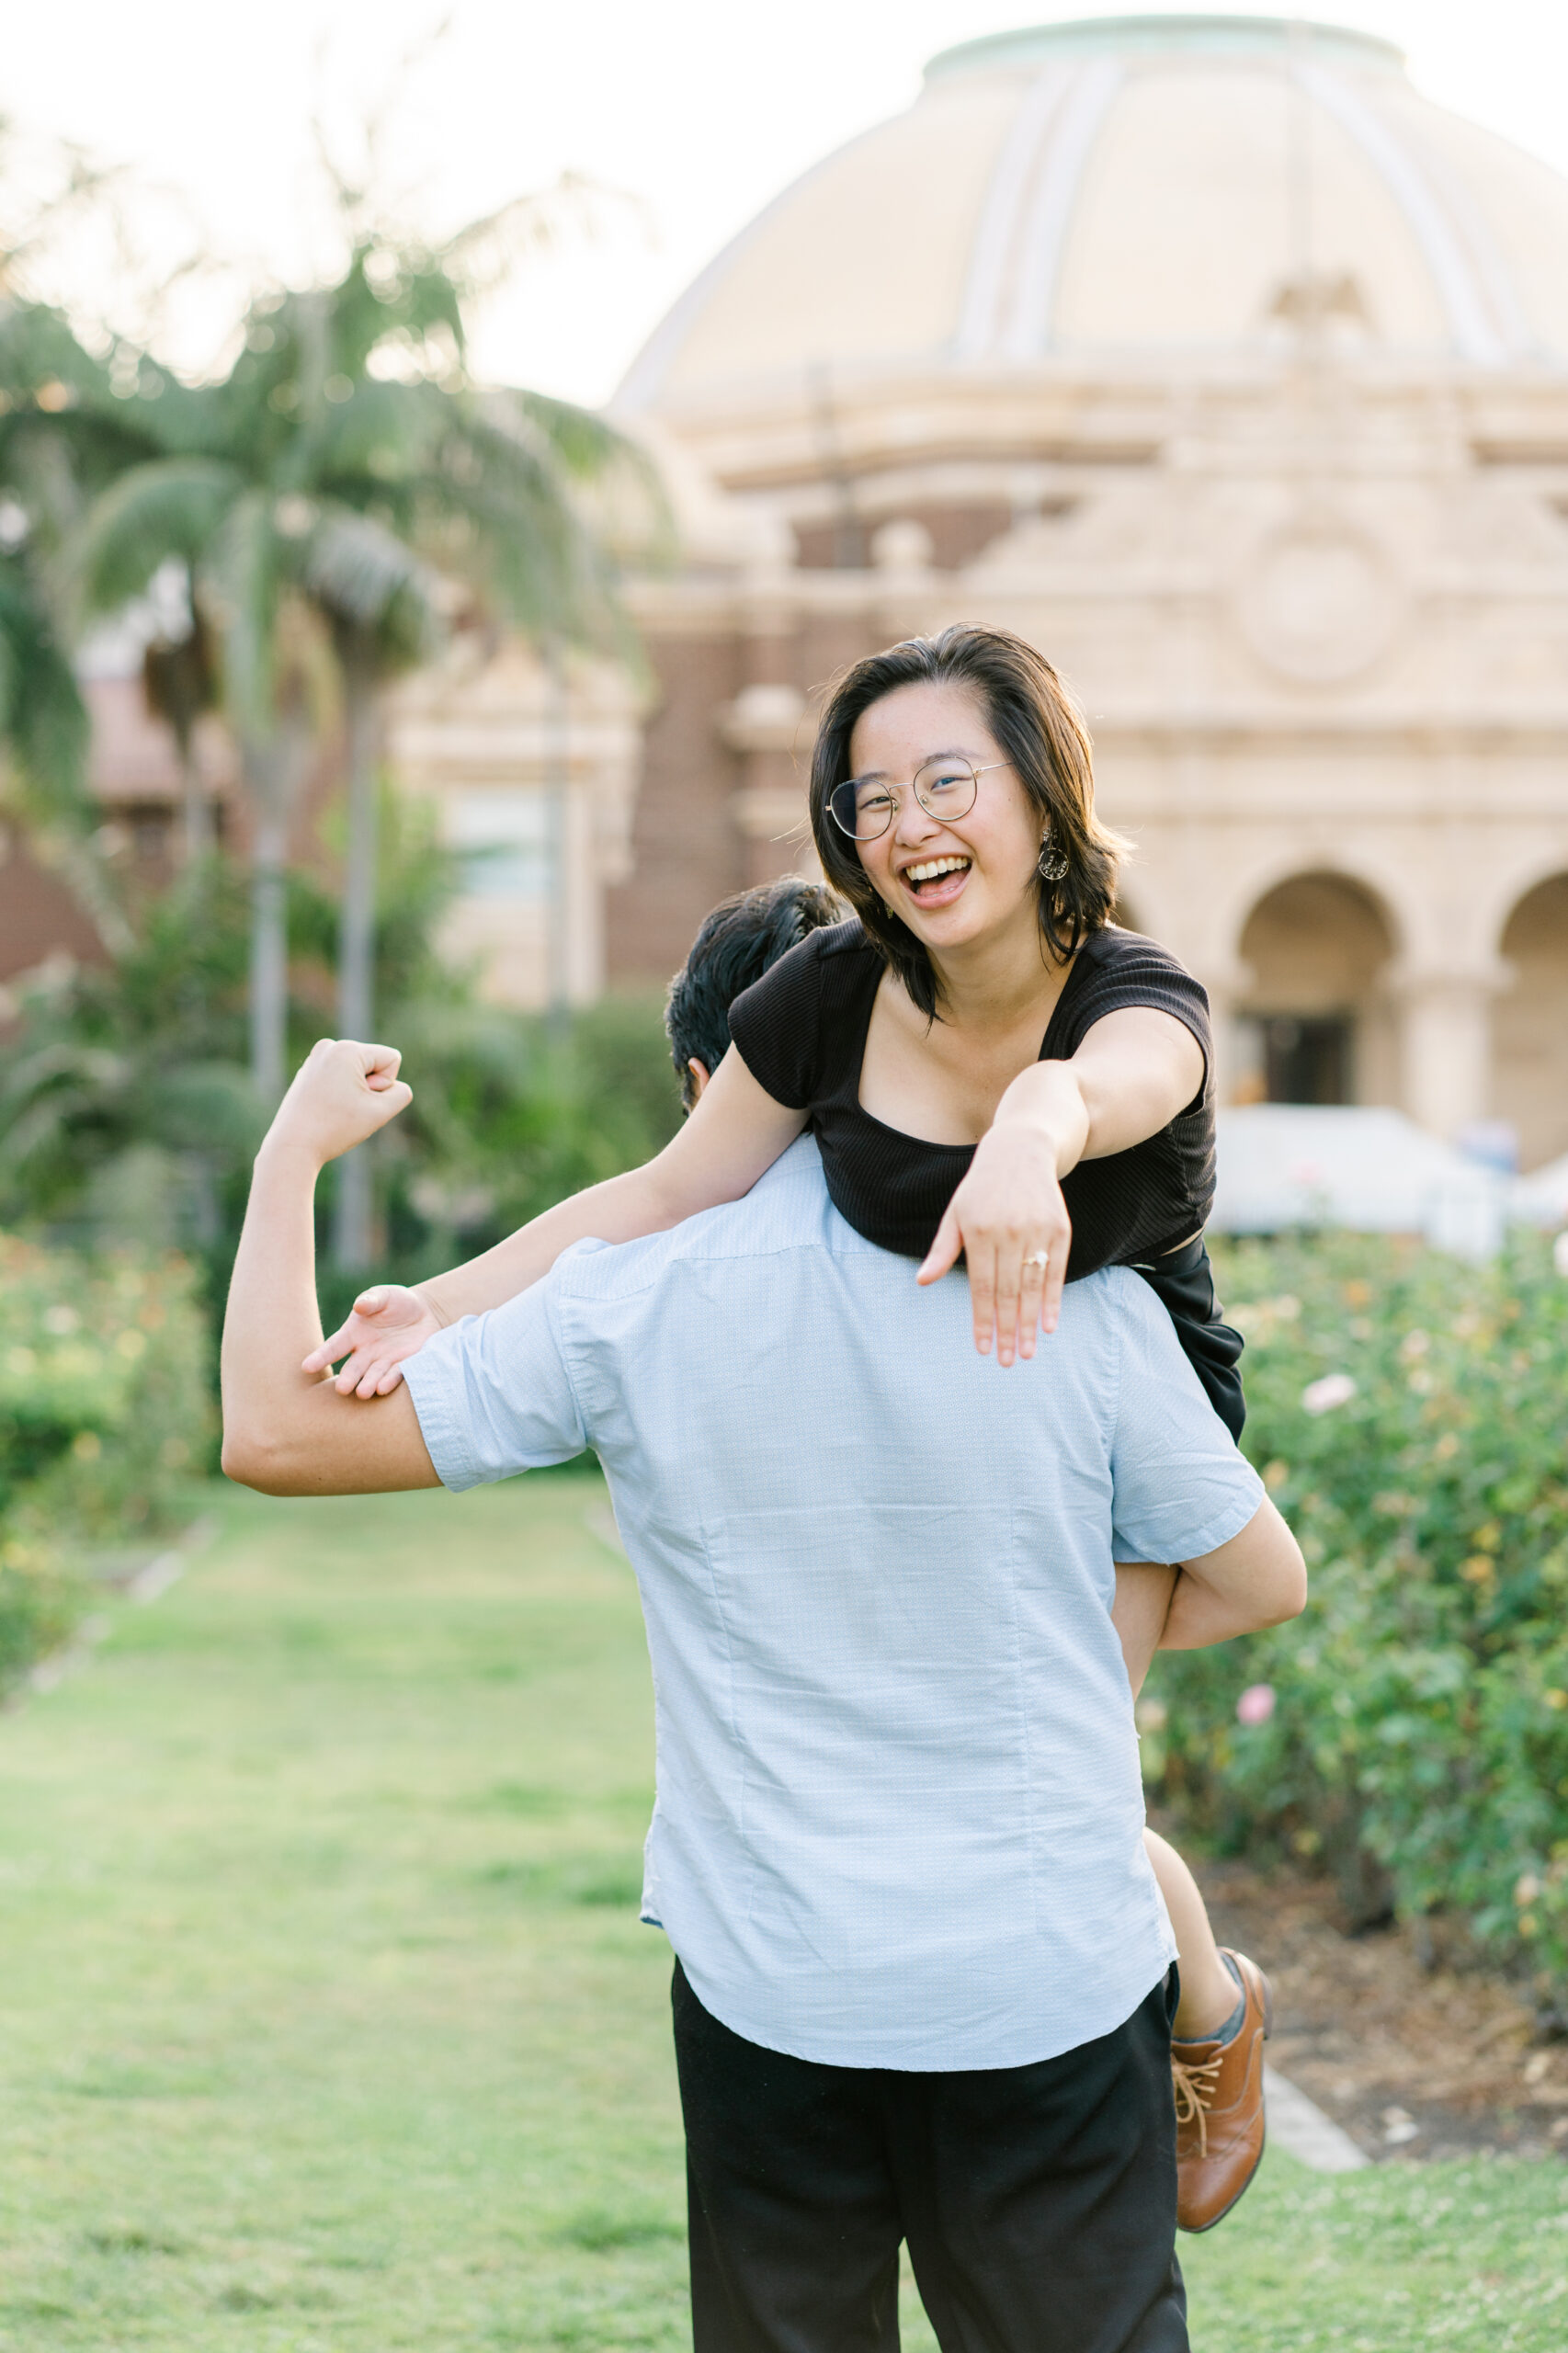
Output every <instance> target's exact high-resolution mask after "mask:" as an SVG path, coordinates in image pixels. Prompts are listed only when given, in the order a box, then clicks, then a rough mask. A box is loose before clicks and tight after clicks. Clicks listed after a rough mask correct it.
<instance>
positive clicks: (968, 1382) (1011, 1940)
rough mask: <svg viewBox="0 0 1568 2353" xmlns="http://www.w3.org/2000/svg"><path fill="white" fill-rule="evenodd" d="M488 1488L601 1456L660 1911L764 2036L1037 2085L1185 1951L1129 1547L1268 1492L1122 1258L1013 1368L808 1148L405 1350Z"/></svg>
mask: <svg viewBox="0 0 1568 2353" xmlns="http://www.w3.org/2000/svg"><path fill="white" fill-rule="evenodd" d="M405 1372H406V1376H407V1380H408V1384H409V1388H410V1390H411V1391H412V1392H413V1396H414V1402H415V1408H416V1409H417V1412H418V1415H419V1421H420V1427H421V1428H422V1430H423V1432H424V1435H425V1438H426V1444H427V1445H428V1447H429V1449H430V1454H431V1458H432V1460H433V1461H434V1463H435V1466H436V1469H437V1472H438V1473H439V1475H440V1477H441V1479H442V1481H443V1483H445V1484H446V1485H447V1486H449V1487H454V1488H456V1487H469V1486H472V1485H475V1484H476V1483H479V1482H481V1481H483V1480H489V1479H504V1478H506V1477H508V1476H509V1475H510V1474H511V1473H513V1472H517V1471H525V1470H529V1469H535V1468H538V1467H540V1465H542V1464H545V1463H550V1462H560V1461H565V1460H566V1459H568V1458H569V1457H571V1456H572V1455H574V1454H575V1453H577V1452H578V1451H579V1450H580V1449H582V1448H583V1447H585V1446H591V1447H592V1448H593V1449H595V1451H596V1452H597V1454H598V1456H599V1458H600V1460H601V1461H602V1462H603V1464H604V1467H605V1471H606V1473H607V1475H608V1480H609V1483H610V1489H611V1493H612V1495H613V1497H614V1501H615V1509H616V1517H617V1518H618V1520H619V1525H620V1529H621V1534H622V1537H623V1539H624V1540H625V1544H626V1549H627V1551H628V1552H629V1554H630V1555H631V1562H632V1564H633V1566H634V1568H635V1570H636V1572H637V1579H638V1583H639V1586H640V1587H641V1589H642V1607H643V1611H644V1614H645V1617H646V1620H647V1628H648V1644H649V1649H650V1651H651V1653H652V1655H653V1691H654V1706H655V1713H656V1724H657V1750H658V1799H657V1803H656V1805H655V1808H654V1813H653V1824H652V1827H651V1829H650V1831H649V1834H648V1842H647V1848H646V1876H645V1880H644V1886H643V1899H642V1910H643V1916H644V1917H645V1918H647V1919H649V1920H651V1921H653V1922H655V1923H659V1924H662V1925H663V1927H665V1931H666V1933H667V1934H668V1937H669V1939H670V1942H671V1943H672V1945H673V1946H674V1948H675V1949H676V1953H677V1954H678V1955H679V1957H680V1961H681V1963H682V1965H683V1967H684V1968H685V1970H686V1973H687V1977H688V1978H689V1980H690V1982H691V1984H692V1986H693V1988H694V1989H695V1991H696V1993H697V1995H698V1996H699V1999H700V2000H701V2001H702V2003H703V2004H704V2005H705V2006H706V2007H707V2008H708V2009H709V2010H710V2011H711V2012H712V2014H713V2015H714V2016H715V2017H716V2018H720V2019H722V2021H723V2023H724V2024H725V2025H726V2026H728V2027H730V2028H732V2029H733V2030H734V2032H736V2033H737V2034H741V2035H744V2036H745V2037H746V2038H747V2039H748V2040H751V2041H753V2042H759V2043H763V2044H765V2045H767V2047H769V2048H770V2049H773V2050H778V2051H785V2052H794V2053H796V2054H797V2055H799V2056H800V2057H802V2058H807V2059H814V2060H821V2061H825V2062H829V2063H835V2064H838V2065H845V2066H881V2067H899V2068H932V2069H951V2068H969V2067H1010V2066H1021V2065H1024V2064H1027V2063H1030V2062H1032V2061H1035V2060H1040V2059H1046V2058H1050V2057H1052V2056H1053V2055H1054V2054H1055V2053H1057V2052H1062V2051H1066V2050H1070V2049H1072V2048H1074V2046H1075V2045H1077V2044H1079V2043H1082V2042H1086V2041H1089V2040H1092V2039H1093V2038H1094V2037H1096V2035H1101V2034H1106V2033H1108V2032H1109V2031H1110V2030H1111V2029H1113V2028H1115V2027H1117V2026H1119V2024H1120V2023H1121V2022H1122V2020H1123V2019H1125V2018H1128V2017H1130V2016H1131V2012H1132V2011H1133V2010H1134V2009H1135V2008H1136V2007H1137V2006H1138V2004H1139V2003H1140V2002H1141V2001H1142V1998H1143V1996H1144V1995H1146V1994H1147V1993H1148V1991H1149V1989H1150V1987H1151V1986H1152V1985H1153V1984H1155V1983H1156V1982H1157V1980H1158V1979H1159V1977H1160V1975H1161V1973H1162V1972H1163V1971H1164V1970H1165V1966H1166V1963H1167V1962H1168V1961H1170V1960H1171V1959H1172V1958H1173V1957H1174V1950H1175V1949H1174V1946H1173V1944H1172V1941H1171V1935H1170V1929H1169V1926H1168V1923H1167V1922H1166V1919H1165V1911H1164V1907H1163V1905H1162V1904H1161V1902H1160V1898H1159V1893H1158V1891H1157V1889H1156V1887H1155V1884H1154V1880H1153V1873H1152V1872H1151V1870H1150V1869H1149V1865H1148V1862H1147V1860H1146V1859H1145V1856H1144V1850H1143V1842H1142V1826H1143V1802H1142V1786H1141V1782H1140V1776H1139V1768H1138V1745H1137V1737H1136V1734H1135V1733H1134V1730H1133V1722H1132V1701H1131V1693H1130V1691H1129V1688H1128V1683H1127V1676H1126V1672H1125V1669H1124V1667H1123V1665H1122V1660H1121V1653H1120V1649H1119V1644H1118V1642H1117V1638H1116V1634H1115V1632H1114V1631H1113V1629H1112V1626H1111V1622H1110V1606H1111V1601H1112V1597H1113V1590H1114V1573H1113V1561H1115V1560H1118V1559H1119V1560H1128V1561H1132V1560H1143V1561H1179V1560H1185V1559H1190V1558H1192V1557H1193V1556H1195V1555H1197V1554H1199V1553H1201V1552H1211V1551H1212V1550H1213V1549H1214V1547H1215V1546H1216V1545H1218V1544H1221V1543H1223V1542H1224V1541H1225V1540H1227V1539H1228V1538H1230V1537H1232V1536H1234V1535H1235V1534H1237V1532H1238V1531H1239V1530H1240V1529H1242V1528H1244V1526H1245V1525H1246V1523H1247V1521H1248V1520H1249V1519H1250V1518H1251V1517H1252V1515H1253V1513H1254V1511H1255V1510H1256V1507H1257V1504H1258V1501H1259V1499H1260V1496H1261V1493H1262V1490H1261V1488H1260V1487H1259V1484H1258V1482H1257V1478H1256V1473H1255V1472H1253V1471H1252V1470H1251V1469H1250V1467H1249V1466H1248V1465H1247V1464H1246V1463H1245V1462H1244V1461H1243V1459H1242V1457H1241V1456H1240V1455H1239V1454H1238V1453H1237V1452H1236V1449H1235V1448H1234V1446H1233V1444H1232V1442H1231V1439H1230V1438H1229V1437H1228V1435H1227V1434H1226V1432H1225V1430H1224V1429H1223V1428H1222V1427H1221V1424H1220V1423H1219V1421H1218V1420H1217V1419H1216V1417H1215V1415H1214V1414H1213V1413H1212V1411H1211V1410H1210V1406H1209V1404H1208V1403H1207V1401H1206V1400H1205V1398H1204V1396H1203V1393H1202V1392H1201V1390H1200V1389H1199V1384H1198V1381H1197V1380H1196V1378H1195V1377H1194V1375H1193V1372H1192V1370H1191V1369H1190V1367H1189V1366H1188V1364H1187V1359H1186V1358H1185V1357H1184V1356H1183V1354H1182V1352H1181V1349H1180V1347H1179V1346H1178V1345H1177V1342H1176V1335H1175V1332H1174V1330H1173V1329H1172V1326H1171V1324H1170V1321H1169V1318H1168V1317H1167V1315H1166V1313H1165V1310H1164V1308H1163V1307H1162V1306H1161V1305H1160V1303H1159V1302H1158V1301H1157V1300H1156V1299H1155V1298H1154V1296H1153V1292H1152V1291H1151V1290H1149V1289H1148V1287H1147V1286H1146V1285H1145V1284H1144V1283H1142V1282H1141V1281H1140V1280H1139V1279H1138V1277H1137V1276H1136V1275H1134V1274H1131V1273H1130V1272H1129V1271H1128V1270H1127V1269H1125V1268H1122V1267H1109V1268H1107V1269H1106V1270H1104V1271H1103V1272H1101V1273H1099V1274H1096V1275H1092V1276H1089V1277H1087V1278H1086V1279H1085V1280H1084V1281H1082V1282H1077V1283H1074V1284H1072V1285H1071V1286H1070V1287H1069V1289H1068V1290H1067V1292H1066V1295H1065V1298H1064V1300H1063V1302H1062V1319H1061V1322H1060V1324H1059V1325H1058V1327H1057V1330H1056V1332H1055V1334H1054V1336H1052V1337H1051V1339H1050V1340H1047V1341H1042V1342H1041V1344H1040V1351H1039V1353H1038V1355H1037V1356H1036V1357H1035V1358H1034V1359H1033V1361H1032V1362H1030V1363H1028V1364H1019V1365H1015V1366H1014V1367H1013V1368H1012V1369H1011V1370H1007V1371H1006V1372H1004V1371H1002V1370H1000V1369H999V1368H998V1367H997V1365H996V1364H995V1362H994V1360H993V1359H992V1358H983V1357H980V1356H978V1355H977V1354H976V1352H975V1348H974V1344H973V1340H972V1338H971V1320H970V1303H969V1290H968V1285H967V1283H966V1281H965V1279H964V1278H963V1276H962V1275H961V1274H954V1275H951V1276H949V1277H948V1278H947V1279H945V1280H944V1281H942V1282H940V1283H937V1284H936V1285H934V1286H932V1287H931V1288H930V1289H929V1290H919V1289H918V1288H917V1287H916V1284H915V1275H914V1268H913V1267H912V1265H911V1264H910V1262H909V1261H908V1260H907V1259H904V1258H897V1257H892V1256H889V1255H888V1254H887V1253H886V1252H885V1251H882V1250H880V1249H878V1248H877V1247H876V1246H875V1245H873V1244H871V1243H869V1242H866V1241H863V1240H862V1239H861V1237H860V1236H859V1235H858V1233H855V1232H854V1231H853V1230H852V1228H850V1227H849V1226H848V1225H846V1223H845V1222H844V1220H843V1219H842V1218H841V1217H840V1216H839V1215H838V1212H837V1211H835V1209H834V1208H833V1206H832V1204H831V1203H830V1201H829V1200H828V1198H827V1193H826V1189H825V1188H824V1184H823V1180H822V1171H821V1164H820V1162H819V1160H818V1158H817V1153H816V1147H815V1145H814V1143H812V1141H811V1139H810V1138H809V1137H802V1138H801V1141H800V1142H797V1143H796V1144H794V1145H793V1146H791V1148H790V1151H789V1152H787V1153H786V1154H784V1156H783V1158H782V1159H781V1160H780V1161H779V1162H778V1164H777V1165H776V1166H775V1167H774V1168H773V1169H772V1170H770V1172H769V1173H768V1175H767V1176H765V1177H764V1178H763V1180H762V1182H761V1183H760V1184H759V1185H757V1186H756V1188H754V1190H753V1191H752V1192H751V1193H750V1194H748V1196H747V1197H746V1199H744V1200H743V1201H737V1202H735V1203H733V1205H731V1206H729V1207H726V1208H723V1209H719V1210H713V1211H709V1212H708V1213H707V1214H706V1215H704V1216H701V1217H697V1218H693V1219H691V1220H690V1221H689V1222H688V1223H687V1224H685V1225H683V1226H679V1227H677V1228H676V1230H675V1231H674V1232H673V1233H661V1234H655V1235H653V1236H651V1237H649V1238H648V1239H647V1240H646V1241H642V1242H632V1243H627V1244H623V1245H619V1246H618V1247H613V1248H612V1247H610V1246H608V1245H605V1244H603V1243H592V1242H590V1243H584V1244H582V1245H579V1246H578V1247H577V1248H576V1249H574V1250H572V1251H569V1252H568V1253H567V1254H566V1256H564V1257H562V1259H561V1260H560V1261H559V1262H558V1264H557V1265H556V1267H555V1268H554V1271H553V1272H552V1273H551V1275H550V1276H549V1277H548V1278H547V1279H546V1280H545V1281H543V1282H541V1283H540V1284H538V1285H537V1286H536V1287H535V1288H534V1289H533V1290H526V1291H524V1292H522V1293H521V1294H520V1295H519V1296H518V1297H517V1299H515V1300H513V1301H512V1302H510V1303H509V1304H508V1305H507V1306H506V1307H503V1308H500V1309H498V1310H497V1311H496V1312H495V1313H494V1314H491V1315H486V1316H483V1317H481V1318H479V1319H477V1320H476V1319H474V1318H472V1317H471V1318H469V1319H467V1320H465V1321H464V1322H463V1323H461V1324H456V1325H454V1326H453V1327H452V1328H451V1329H450V1330H449V1331H446V1332H443V1333H441V1334H439V1335H438V1336H437V1337H436V1338H435V1339H433V1340H432V1341H431V1342H430V1343H429V1344H428V1346H427V1347H426V1348H425V1349H424V1350H423V1351H422V1352H421V1353H420V1355H418V1356H417V1357H415V1358H413V1359H412V1360H411V1361H410V1362H409V1364H408V1365H407V1366H406V1367H405Z"/></svg>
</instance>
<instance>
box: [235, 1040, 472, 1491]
mask: <svg viewBox="0 0 1568 2353" xmlns="http://www.w3.org/2000/svg"><path fill="white" fill-rule="evenodd" d="M398 1060H399V1057H398V1055H397V1053H396V1052H395V1051H394V1050H393V1049H392V1048H391V1047H389V1046H362V1045H358V1044H356V1043H354V1042H353V1041H351V1040H347V1039H338V1040H330V1039H324V1040H322V1041H321V1043H320V1044H319V1045H318V1046H316V1047H315V1048H314V1049H313V1050H312V1053H311V1056H310V1059H309V1060H308V1061H307V1062H306V1063H304V1064H303V1065H302V1066H301V1069H300V1071H299V1072H298V1074H296V1076H295V1079H294V1084H293V1086H291V1087H290V1090H289V1092H288V1094H287V1095H286V1096H285V1097H284V1098H283V1101H282V1103H281V1105H280V1106H279V1108H278V1116H277V1118H276V1119H275V1120H273V1122H272V1125H271V1127H270V1128H269V1129H268V1131H267V1136H266V1139H265V1141H264V1142H263V1143H262V1147H261V1150H260V1152H259V1153H258V1154H256V1170H255V1174H254V1176H253V1177H252V1179H251V1192H250V1202H249V1205H248V1207H247V1209H246V1211H245V1222H244V1232H243V1233H241V1236H240V1247H239V1255H238V1256H237V1257H236V1258H235V1260H234V1273H233V1281H232V1282H231V1284H230V1287H229V1306H228V1313H227V1314H226V1315H225V1317H224V1320H223V1352H222V1383H223V1469H224V1471H225V1472H227V1473H228V1475H229V1477H230V1478H231V1479H234V1480H237V1481H238V1482H239V1483H240V1484H241V1485H242V1486H246V1487H258V1488H260V1489H261V1490H262V1492H263V1493H264V1494H266V1495H375V1494H381V1493H382V1492H385V1491H387V1490H390V1489H392V1488H398V1487H434V1486H436V1485H437V1484H438V1481H437V1476H436V1472H435V1469H434V1467H433V1466H432V1463H431V1461H430V1456H429V1453H428V1450H427V1449H426V1444H425V1440H424V1438H422V1437H421V1435H420V1430H419V1422H418V1417H417V1415H415V1410H414V1405H413V1402H412V1400H411V1399H410V1397H409V1393H408V1391H407V1390H406V1389H399V1390H396V1391H394V1392H393V1393H392V1395H391V1396H390V1397H384V1398H381V1399H379V1400H377V1401H376V1403H375V1404H372V1405H369V1406H367V1405H365V1404H360V1403H358V1401H357V1400H354V1399H350V1398H346V1397H340V1396H339V1395H338V1393H337V1392H336V1390H335V1388H334V1386H333V1384H332V1381H330V1379H328V1380H322V1379H320V1378H319V1377H317V1378H312V1376H311V1375H310V1374H308V1373H304V1372H301V1370H300V1365H301V1358H303V1357H305V1356H306V1355H307V1354H308V1353H309V1351H310V1350H311V1349H312V1348H314V1347H318V1346H319V1345H320V1342H321V1336H322V1329H321V1316H320V1313H319V1312H318V1310H317V1307H316V1287H315V1224H314V1204H315V1188H316V1179H317V1177H318V1176H320V1174H321V1172H322V1170H323V1168H324V1166H325V1165H326V1164H327V1162H328V1161H329V1160H335V1159H336V1158H337V1157H338V1156H339V1154H342V1153H345V1152H348V1151H351V1150H352V1149H353V1147H354V1146H355V1145H356V1144H357V1143H362V1142H364V1140H365V1138H366V1137H367V1136H370V1135H374V1134H375V1132H376V1131H377V1129H378V1128H383V1127H385V1125H386V1124H387V1121H388V1120H392V1119H394V1118H395V1117H396V1115H397V1113H398V1112H399V1111H401V1110H402V1109H403V1107H404V1105H405V1104H407V1103H408V1102H409V1101H411V1100H412V1096H411V1091H410V1089H409V1088H408V1086H405V1084H404V1083H403V1080H402V1079H400V1078H399V1077H398V1074H397V1070H398Z"/></svg>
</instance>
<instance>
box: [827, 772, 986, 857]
mask: <svg viewBox="0 0 1568 2353" xmlns="http://www.w3.org/2000/svg"><path fill="white" fill-rule="evenodd" d="M1006 765H1007V763H1006V760H988V761H987V762H986V764H985V766H984V767H983V768H977V767H975V766H974V765H973V763H972V762H971V761H970V760H960V759H953V758H950V757H949V756H948V755H947V754H946V753H941V754H939V755H938V756H937V757H936V758H935V759H930V760H923V761H922V762H921V764H920V766H919V767H917V768H916V769H915V777H914V780H913V789H914V792H915V799H916V801H919V803H920V806H921V807H922V809H924V810H925V812H926V815H927V816H928V817H935V818H936V820H937V824H947V823H948V821H949V819H950V818H953V817H967V816H968V815H969V813H970V811H971V809H972V808H973V806H974V803H975V800H976V797H977V795H978V794H979V791H980V779H981V778H982V777H983V776H989V775H990V773H991V771H992V769H993V768H1005V767H1006ZM827 806H828V813H829V814H830V815H831V817H832V819H833V822H834V824H835V825H836V826H837V827H838V830H839V832H840V833H841V834H847V835H848V836H849V838H850V840H851V841H852V842H874V841H877V840H879V839H880V838H881V835H883V834H885V833H886V832H887V829H888V827H889V826H890V825H891V824H892V822H893V819H894V818H895V817H896V816H897V814H898V808H899V794H898V788H897V786H895V785H891V784H884V783H883V781H882V779H881V777H854V776H852V777H849V778H848V779H846V781H845V782H844V783H843V784H835V786H834V788H833V790H832V791H831V792H830V793H829V794H828V797H827Z"/></svg>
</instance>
